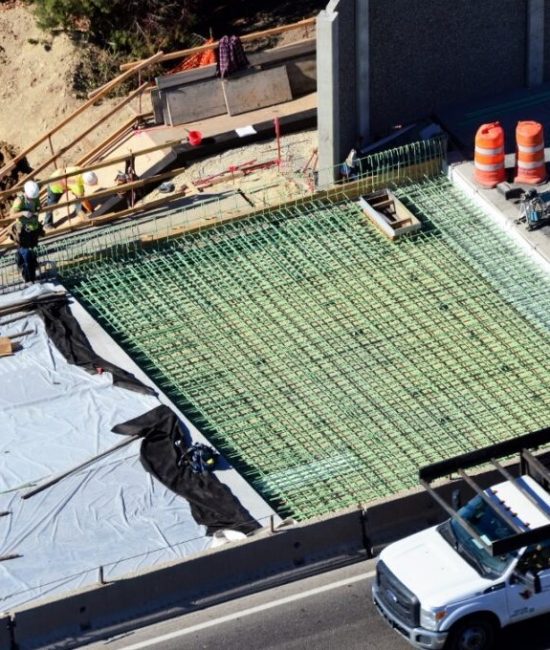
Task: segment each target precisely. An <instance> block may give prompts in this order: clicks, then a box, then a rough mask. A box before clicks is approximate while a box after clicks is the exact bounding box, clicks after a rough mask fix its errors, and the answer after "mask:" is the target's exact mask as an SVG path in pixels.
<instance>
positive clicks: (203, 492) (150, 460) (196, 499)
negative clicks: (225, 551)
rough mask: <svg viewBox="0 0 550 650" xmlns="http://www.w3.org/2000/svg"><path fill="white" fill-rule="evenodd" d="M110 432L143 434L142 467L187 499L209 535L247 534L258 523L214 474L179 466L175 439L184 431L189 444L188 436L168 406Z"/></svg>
mask: <svg viewBox="0 0 550 650" xmlns="http://www.w3.org/2000/svg"><path fill="white" fill-rule="evenodd" d="M113 432H114V433H122V434H125V435H138V436H141V437H143V441H142V443H141V462H142V463H143V466H144V467H145V469H146V470H147V471H148V472H150V473H151V474H153V476H155V477H156V478H157V479H158V480H159V481H160V482H161V483H163V484H164V485H166V487H168V488H170V489H171V490H172V491H173V492H175V493H176V494H179V495H180V496H182V497H184V498H185V499H186V500H187V501H188V502H189V504H190V506H191V514H192V515H193V517H194V519H195V521H196V522H197V523H199V524H202V525H204V526H206V527H207V530H208V534H209V535H211V534H213V533H214V532H215V531H216V530H220V529H223V528H228V529H231V530H237V531H239V532H242V533H244V534H248V533H251V532H252V531H254V530H256V529H257V528H259V527H260V525H259V523H258V522H257V521H256V520H255V519H253V517H252V516H251V515H250V513H249V512H248V511H247V510H246V509H245V508H243V506H242V505H241V503H240V501H239V500H238V499H237V498H236V497H235V496H234V494H233V493H232V492H231V490H230V489H229V488H228V487H227V486H226V485H224V484H223V483H221V482H220V481H219V479H218V478H217V476H216V475H215V474H212V473H211V472H206V473H202V474H198V473H196V472H193V471H192V470H191V468H190V466H188V465H184V466H182V467H178V464H177V460H178V454H177V451H176V447H175V445H174V443H175V441H176V440H178V439H180V438H181V436H182V433H183V435H184V438H185V440H186V442H187V444H188V445H190V444H191V437H190V435H189V431H187V428H186V427H185V425H184V424H183V423H182V422H180V420H179V419H178V418H177V416H176V414H175V413H174V412H173V411H171V410H170V409H169V408H168V407H167V406H165V405H161V406H157V407H156V408H154V409H152V410H151V411H148V412H147V413H144V414H143V415H140V416H139V417H137V418H134V419H132V420H128V421H127V422H124V423H123V424H118V425H117V426H116V427H114V428H113Z"/></svg>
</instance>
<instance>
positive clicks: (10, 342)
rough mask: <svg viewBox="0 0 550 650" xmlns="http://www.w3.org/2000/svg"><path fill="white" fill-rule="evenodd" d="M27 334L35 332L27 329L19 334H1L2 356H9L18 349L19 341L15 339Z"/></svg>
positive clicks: (0, 347)
mask: <svg viewBox="0 0 550 650" xmlns="http://www.w3.org/2000/svg"><path fill="white" fill-rule="evenodd" d="M27 334H34V330H25V331H24V332H19V333H18V334H11V335H10V336H0V357H8V356H10V355H12V354H13V353H14V352H15V351H16V350H17V346H18V344H17V342H16V341H14V339H17V338H19V337H20V336H26V335H27Z"/></svg>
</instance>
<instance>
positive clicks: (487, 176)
mask: <svg viewBox="0 0 550 650" xmlns="http://www.w3.org/2000/svg"><path fill="white" fill-rule="evenodd" d="M474 167H475V179H476V181H477V182H478V183H479V184H480V185H482V186H483V187H495V186H496V185H498V184H499V183H502V182H503V181H505V180H506V168H505V166H504V129H503V128H502V127H501V126H500V124H499V123H498V122H491V123H490V124H482V125H481V126H480V127H479V129H478V130H477V133H476V147H475V155H474Z"/></svg>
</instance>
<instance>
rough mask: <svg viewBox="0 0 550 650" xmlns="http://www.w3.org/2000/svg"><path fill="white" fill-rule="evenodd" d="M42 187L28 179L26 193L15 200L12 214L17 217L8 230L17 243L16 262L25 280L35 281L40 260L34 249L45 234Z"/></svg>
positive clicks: (25, 186) (25, 187)
mask: <svg viewBox="0 0 550 650" xmlns="http://www.w3.org/2000/svg"><path fill="white" fill-rule="evenodd" d="M39 193H40V188H39V187H38V184H37V183H35V182H34V181H27V182H26V183H25V185H24V193H23V194H20V195H19V196H18V197H17V199H16V200H15V201H14V203H13V205H12V208H11V214H12V216H14V217H16V219H15V221H14V222H13V223H12V224H11V226H10V229H9V231H8V234H9V236H10V237H11V238H12V239H13V241H14V242H15V243H16V244H17V252H16V254H15V262H16V264H17V267H18V268H19V269H20V271H21V275H22V276H23V280H24V281H25V282H34V281H35V279H36V268H37V266H38V261H37V258H36V253H35V252H34V249H35V248H36V246H37V245H38V239H39V238H40V237H41V235H43V234H44V230H43V229H42V224H41V223H40V221H39V220H38V214H37V212H38V210H39V209H40V200H39V198H38V195H39Z"/></svg>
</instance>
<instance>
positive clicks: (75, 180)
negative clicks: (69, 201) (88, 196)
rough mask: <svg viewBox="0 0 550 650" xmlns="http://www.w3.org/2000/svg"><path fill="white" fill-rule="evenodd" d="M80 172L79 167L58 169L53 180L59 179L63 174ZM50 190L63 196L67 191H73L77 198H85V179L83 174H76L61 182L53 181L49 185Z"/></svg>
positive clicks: (53, 175)
mask: <svg viewBox="0 0 550 650" xmlns="http://www.w3.org/2000/svg"><path fill="white" fill-rule="evenodd" d="M76 171H78V167H61V168H60V169H57V170H56V171H55V172H54V173H53V174H52V178H57V177H58V176H62V175H63V174H70V173H71V172H76ZM49 187H50V190H51V191H52V192H54V193H55V194H63V193H64V192H66V191H67V190H69V191H71V192H72V193H73V194H74V195H75V196H84V179H83V178H82V174H75V175H74V176H69V178H62V179H60V180H59V181H53V182H52V183H50V185H49Z"/></svg>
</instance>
